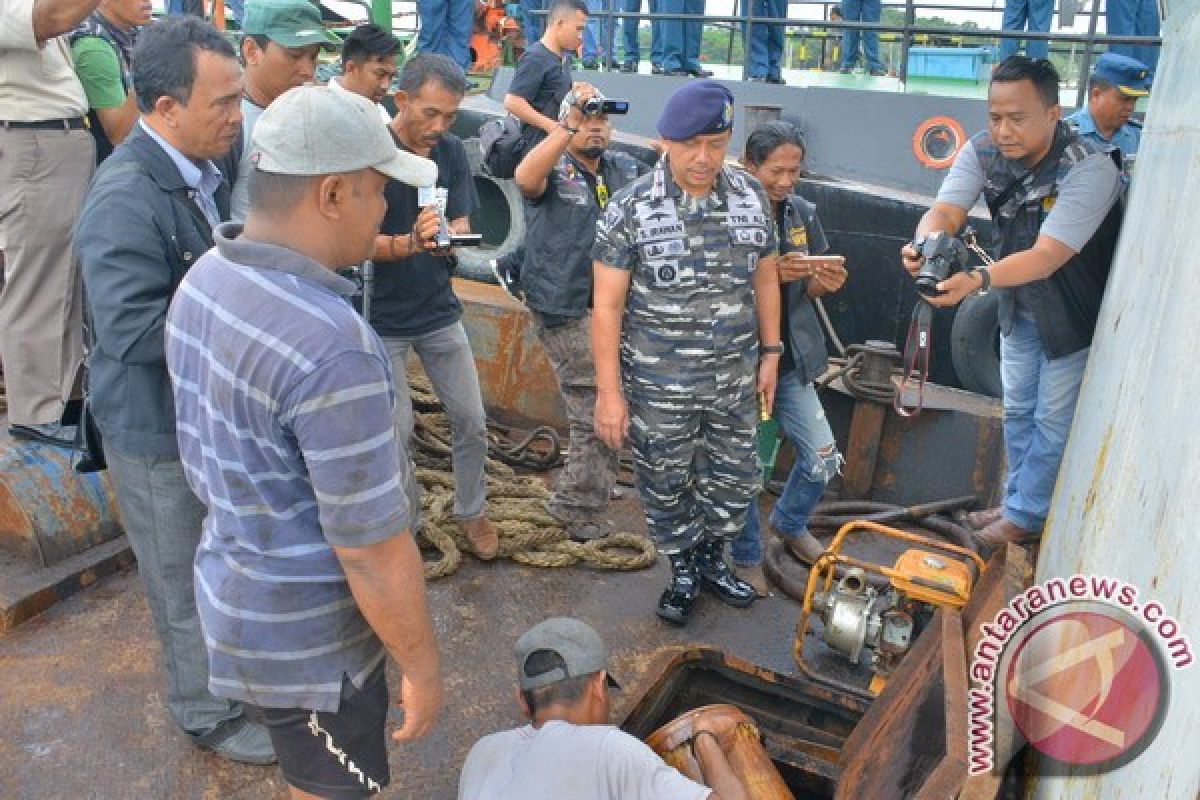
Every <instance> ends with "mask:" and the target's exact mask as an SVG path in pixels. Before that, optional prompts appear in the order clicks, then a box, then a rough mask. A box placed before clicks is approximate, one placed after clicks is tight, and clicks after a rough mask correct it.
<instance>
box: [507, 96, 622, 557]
mask: <svg viewBox="0 0 1200 800" xmlns="http://www.w3.org/2000/svg"><path fill="white" fill-rule="evenodd" d="M627 110H628V103H625V102H623V101H618V100H607V99H605V98H604V97H603V96H602V95H601V94H600V93H599V92H597V91H596V90H595V89H594V88H592V87H591V86H588V85H587V84H580V85H579V87H578V88H577V90H576V91H573V92H571V93H570V94H568V95H567V96H566V98H564V99H563V102H562V110H561V112H560V114H559V116H558V120H559V122H558V127H556V128H555V129H554V130H552V131H551V132H550V133H549V134H548V135H547V136H546V138H545V139H543V140H542V141H541V142H540V143H539V144H538V145H537V146H536V147H534V148H533V149H532V150H530V151H529V154H528V155H527V156H526V157H525V159H524V160H523V161H522V162H521V165H520V166H519V167H517V171H516V174H515V175H514V176H513V178H514V179H515V180H516V182H517V186H519V187H520V189H521V193H522V194H524V195H525V220H526V225H527V226H528V235H527V236H526V238H525V241H526V242H527V245H526V247H525V259H524V264H523V265H522V268H521V273H520V287H521V289H522V290H523V291H524V294H525V305H526V306H528V307H529V310H530V311H531V312H532V313H533V323H534V330H535V331H537V335H538V339H539V340H541V342H542V346H543V347H545V348H546V353H547V355H549V357H550V363H551V364H552V365H553V366H554V373H555V375H556V376H557V377H558V389H559V392H560V393H561V395H562V399H563V405H564V406H565V407H566V409H567V417H568V419H569V421H570V425H571V443H570V448H569V449H568V451H567V463H566V466H565V467H564V468H563V471H562V474H561V475H560V477H559V479H558V485H557V486H556V487H555V490H554V497H553V498H552V499H551V500H550V503H549V506H548V510H549V511H550V513H551V514H553V515H554V516H555V517H556V518H558V519H560V520H562V521H563V523H564V524H565V525H566V527H567V532H568V533H569V534H570V535H571V537H572V538H574V539H580V540H586V539H592V538H596V537H597V536H599V535H602V534H603V533H604V532H605V531H604V530H603V526H602V524H601V522H600V514H601V513H602V512H603V511H604V510H605V509H606V508H607V507H608V502H609V498H610V497H611V495H612V489H613V486H614V485H615V484H616V480H617V452H616V451H615V450H613V449H611V448H609V447H607V446H606V445H605V444H604V443H603V442H601V441H600V439H599V438H598V437H597V436H596V432H595V429H594V427H593V424H592V418H593V412H594V410H595V407H596V372H595V367H593V365H592V345H591V337H590V330H591V308H592V243H593V242H594V241H595V238H596V221H597V220H599V219H600V214H601V213H603V211H604V208H605V206H607V205H608V199H609V197H611V196H612V195H613V194H615V193H616V192H617V191H619V190H620V189H623V188H624V187H625V186H626V185H627V184H629V183H631V182H633V181H634V180H636V179H637V177H638V176H639V175H640V174H641V173H642V171H643V170H642V167H641V165H640V164H639V163H638V162H637V161H635V160H634V159H633V158H631V157H630V156H627V155H625V154H624V153H615V152H608V145H609V141H610V140H611V139H612V123H610V122H609V119H608V115H609V114H610V113H614V114H624V113H625V112H626V111H627Z"/></svg>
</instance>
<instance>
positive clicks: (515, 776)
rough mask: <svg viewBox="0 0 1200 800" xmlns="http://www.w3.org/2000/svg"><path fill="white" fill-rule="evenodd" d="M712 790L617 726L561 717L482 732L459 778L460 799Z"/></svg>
mask: <svg viewBox="0 0 1200 800" xmlns="http://www.w3.org/2000/svg"><path fill="white" fill-rule="evenodd" d="M711 793H712V790H711V789H709V788H708V787H706V786H702V785H700V784H698V783H696V782H694V781H691V780H689V779H688V778H685V777H684V776H683V775H682V774H680V773H679V772H678V771H676V770H675V769H674V768H672V767H670V766H668V765H667V763H666V762H665V761H663V760H662V759H661V758H659V757H658V756H657V755H655V753H654V751H653V750H651V749H650V748H649V747H647V746H646V745H645V744H644V743H643V742H641V741H639V740H638V739H636V738H634V737H633V736H630V735H629V734H628V733H625V732H624V731H622V730H620V729H619V728H616V727H614V726H612V725H573V724H571V723H570V722H564V721H563V720H550V721H549V722H547V723H545V724H544V725H542V727H540V728H534V727H533V726H531V725H526V726H525V727H523V728H517V729H515V730H511V731H501V732H500V733H493V734H491V735H490V736H485V737H483V738H482V739H480V740H479V741H478V742H476V743H475V746H474V747H472V748H471V752H470V753H469V754H468V755H467V761H466V763H465V764H464V765H463V770H462V776H461V778H460V779H459V783H458V799H459V800H565V799H566V798H570V800H703V798H706V797H708V796H709V794H711Z"/></svg>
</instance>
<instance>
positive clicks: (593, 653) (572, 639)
mask: <svg viewBox="0 0 1200 800" xmlns="http://www.w3.org/2000/svg"><path fill="white" fill-rule="evenodd" d="M540 650H549V651H551V652H553V653H556V654H557V655H558V656H559V658H561V659H562V662H563V664H564V665H565V668H564V667H556V668H553V669H551V670H549V671H547V672H541V673H538V674H536V675H530V674H529V673H528V671H527V670H526V662H527V661H528V660H529V657H530V656H531V655H533V654H534V653H536V652H538V651H540ZM513 653H514V655H516V657H517V684H518V685H519V686H520V687H521V688H522V689H538V688H541V687H542V686H549V685H550V684H552V683H558V682H559V681H565V680H567V679H568V678H578V677H580V676H581V675H590V674H591V673H593V672H599V671H600V670H606V671H607V669H608V650H607V649H605V647H604V642H603V640H601V639H600V634H598V633H596V631H595V630H594V629H593V628H592V626H591V625H588V624H587V623H586V622H580V621H579V620H577V619H572V618H571V617H551V618H550V619H547V620H544V621H542V622H539V623H538V624H537V625H534V626H533V627H532V628H530V629H529V630H527V631H525V633H523V634H521V638H520V639H517V646H516V647H515V648H514V650H513ZM608 683H609V685H610V686H613V687H615V688H618V689H619V688H621V687H620V684H618V683H617V682H616V680H615V679H614V678H613V676H612V675H609V676H608Z"/></svg>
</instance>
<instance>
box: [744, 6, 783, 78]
mask: <svg viewBox="0 0 1200 800" xmlns="http://www.w3.org/2000/svg"><path fill="white" fill-rule="evenodd" d="M750 9H751V12H752V13H751V16H753V17H778V18H779V19H783V18H784V17H786V16H787V0H753V2H752V3H751V4H750ZM784 30H785V29H784V26H782V25H766V24H763V23H761V22H759V23H755V24H754V25H751V26H750V57H749V64H748V65H747V69H746V77H748V78H779V77H782V75H783V68H782V61H783V32H784Z"/></svg>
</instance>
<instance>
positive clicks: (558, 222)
mask: <svg viewBox="0 0 1200 800" xmlns="http://www.w3.org/2000/svg"><path fill="white" fill-rule="evenodd" d="M639 172H640V166H639V164H638V162H637V161H636V160H635V159H633V158H632V157H631V156H628V155H626V154H625V153H621V152H615V151H609V152H607V153H605V154H604V155H603V156H602V157H601V158H600V175H601V176H602V177H603V180H604V186H605V188H606V189H607V190H608V196H609V197H610V198H611V197H612V196H614V195H615V194H616V193H617V192H618V191H620V190H621V189H623V188H625V187H626V186H627V185H629V184H630V183H633V181H635V180H636V179H637V177H638V173H639ZM601 210H602V209H601V208H600V204H599V202H598V201H597V199H596V194H595V192H594V191H593V190H592V188H591V185H590V184H589V182H588V180H587V178H586V177H585V172H584V169H583V166H582V165H581V164H580V163H579V162H578V161H576V160H575V159H574V158H572V157H571V155H570V154H569V153H563V155H562V157H561V158H560V159H559V160H558V163H557V164H555V165H554V169H553V170H552V172H551V174H550V177H549V181H548V183H547V186H546V193H545V194H544V195H542V197H541V198H539V199H538V200H537V201H530V200H528V199H526V201H525V224H526V226H527V227H526V231H527V232H526V234H525V261H524V263H523V264H522V265H521V288H522V290H524V292H525V305H526V306H528V307H529V308H530V309H531V310H533V311H537V312H539V313H542V314H552V315H555V316H562V317H582V316H584V315H586V314H587V311H588V309H589V308H590V307H591V305H592V243H593V242H594V241H595V239H596V222H597V220H599V219H600V212H601Z"/></svg>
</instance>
